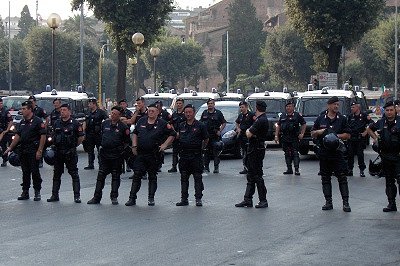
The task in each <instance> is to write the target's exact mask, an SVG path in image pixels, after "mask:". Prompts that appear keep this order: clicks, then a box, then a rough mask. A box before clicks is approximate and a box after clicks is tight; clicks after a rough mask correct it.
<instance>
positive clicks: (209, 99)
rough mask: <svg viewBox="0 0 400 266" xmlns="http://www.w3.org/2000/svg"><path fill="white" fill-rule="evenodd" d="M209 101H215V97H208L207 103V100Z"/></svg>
mask: <svg viewBox="0 0 400 266" xmlns="http://www.w3.org/2000/svg"><path fill="white" fill-rule="evenodd" d="M211 101H213V102H215V99H213V98H208V100H207V103H209V102H211Z"/></svg>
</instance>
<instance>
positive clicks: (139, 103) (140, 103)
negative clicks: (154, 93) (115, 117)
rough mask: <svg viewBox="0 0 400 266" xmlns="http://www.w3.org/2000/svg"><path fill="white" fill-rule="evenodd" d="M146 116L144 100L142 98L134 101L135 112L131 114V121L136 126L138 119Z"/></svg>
mask: <svg viewBox="0 0 400 266" xmlns="http://www.w3.org/2000/svg"><path fill="white" fill-rule="evenodd" d="M144 116H147V107H146V100H145V98H143V97H141V96H140V97H139V98H137V99H136V111H135V112H133V115H132V121H133V124H134V125H136V124H137V122H138V121H139V119H140V118H142V117H144Z"/></svg>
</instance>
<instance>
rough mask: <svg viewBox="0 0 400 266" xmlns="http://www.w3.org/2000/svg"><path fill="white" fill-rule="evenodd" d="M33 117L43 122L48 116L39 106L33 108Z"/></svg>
mask: <svg viewBox="0 0 400 266" xmlns="http://www.w3.org/2000/svg"><path fill="white" fill-rule="evenodd" d="M33 115H35V116H37V117H39V118H41V119H43V120H45V119H46V118H47V117H48V116H49V115H48V114H47V113H46V111H45V110H44V109H43V108H42V107H40V106H35V108H33Z"/></svg>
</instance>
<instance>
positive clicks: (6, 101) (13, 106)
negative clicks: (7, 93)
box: [3, 97, 28, 111]
mask: <svg viewBox="0 0 400 266" xmlns="http://www.w3.org/2000/svg"><path fill="white" fill-rule="evenodd" d="M27 100H28V98H27V97H22V98H16V97H13V98H7V97H5V98H3V106H4V107H5V108H6V109H9V110H10V111H18V110H19V109H21V106H22V103H23V102H25V101H27Z"/></svg>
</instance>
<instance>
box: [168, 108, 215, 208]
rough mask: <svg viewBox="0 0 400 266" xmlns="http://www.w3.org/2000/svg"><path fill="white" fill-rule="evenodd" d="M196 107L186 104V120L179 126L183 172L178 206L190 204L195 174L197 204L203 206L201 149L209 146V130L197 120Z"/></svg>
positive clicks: (180, 170) (180, 162)
mask: <svg viewBox="0 0 400 266" xmlns="http://www.w3.org/2000/svg"><path fill="white" fill-rule="evenodd" d="M194 116H195V108H194V106H193V105H191V104H188V105H186V106H185V117H186V121H185V122H181V123H180V124H179V126H178V129H177V131H178V141H179V154H180V156H179V172H180V173H181V201H180V202H178V203H176V206H186V205H189V201H188V197H189V194H188V190H189V177H190V175H193V179H194V190H195V194H194V196H195V198H196V206H198V207H200V206H203V203H202V201H201V198H202V197H203V193H202V192H203V190H204V185H203V180H202V173H203V161H202V159H201V151H202V149H203V148H205V147H206V146H207V142H208V132H207V128H206V127H205V125H204V124H203V123H201V122H200V121H198V120H196V119H195V118H194Z"/></svg>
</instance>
